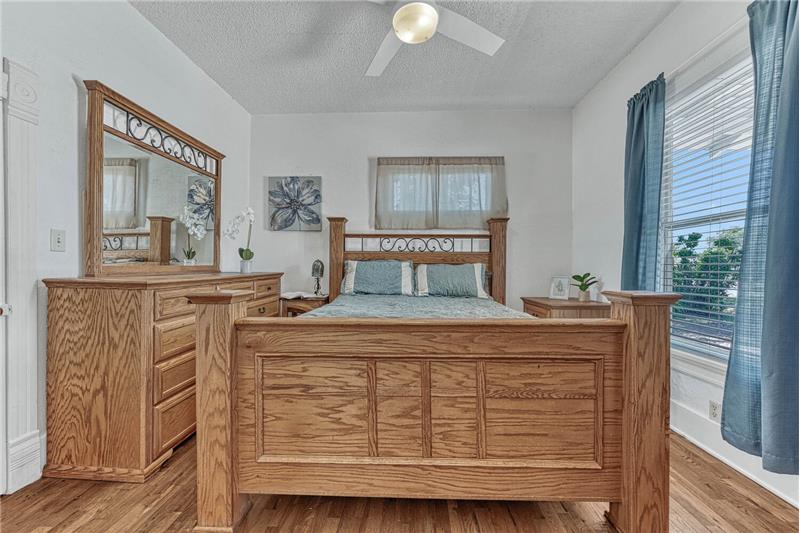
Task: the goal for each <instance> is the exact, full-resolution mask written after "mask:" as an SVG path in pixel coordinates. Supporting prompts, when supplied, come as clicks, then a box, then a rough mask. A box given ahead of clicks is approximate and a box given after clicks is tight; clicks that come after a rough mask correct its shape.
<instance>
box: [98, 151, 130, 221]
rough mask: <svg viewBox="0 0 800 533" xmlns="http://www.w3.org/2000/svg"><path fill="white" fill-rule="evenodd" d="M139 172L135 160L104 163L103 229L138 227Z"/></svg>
mask: <svg viewBox="0 0 800 533" xmlns="http://www.w3.org/2000/svg"><path fill="white" fill-rule="evenodd" d="M136 189H137V171H136V160H135V159H105V160H104V161H103V227H104V228H108V229H127V228H135V227H136Z"/></svg>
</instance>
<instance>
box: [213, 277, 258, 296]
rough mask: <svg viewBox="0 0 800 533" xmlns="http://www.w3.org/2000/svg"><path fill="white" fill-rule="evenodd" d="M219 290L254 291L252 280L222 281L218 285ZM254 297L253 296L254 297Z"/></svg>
mask: <svg viewBox="0 0 800 533" xmlns="http://www.w3.org/2000/svg"><path fill="white" fill-rule="evenodd" d="M217 290H220V291H252V290H253V282H252V281H231V282H228V283H220V284H219V285H217ZM252 298H253V297H251V299H252Z"/></svg>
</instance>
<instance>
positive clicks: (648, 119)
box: [621, 74, 666, 291]
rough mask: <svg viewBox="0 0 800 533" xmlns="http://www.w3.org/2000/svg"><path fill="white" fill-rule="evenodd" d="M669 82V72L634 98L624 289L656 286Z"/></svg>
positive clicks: (629, 137)
mask: <svg viewBox="0 0 800 533" xmlns="http://www.w3.org/2000/svg"><path fill="white" fill-rule="evenodd" d="M665 86H666V85H665V82H664V74H660V75H659V76H658V78H656V79H655V80H653V81H651V82H650V83H648V84H647V85H645V86H644V87H643V88H642V90H641V91H640V92H639V93H638V94H636V95H634V96H633V97H632V98H631V99H630V100H628V130H627V135H626V139H625V213H624V235H623V244H622V283H621V287H622V289H623V290H650V291H654V290H655V289H656V273H657V270H658V226H659V215H660V206H661V168H662V165H663V159H664V94H665Z"/></svg>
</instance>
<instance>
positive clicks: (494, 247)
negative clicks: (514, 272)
mask: <svg viewBox="0 0 800 533" xmlns="http://www.w3.org/2000/svg"><path fill="white" fill-rule="evenodd" d="M488 224H489V233H490V234H491V239H490V249H491V260H490V264H489V270H490V271H491V273H492V278H491V284H492V287H491V289H492V290H491V294H492V298H494V299H495V301H496V302H498V303H501V304H505V303H506V240H507V234H508V219H507V218H490V219H489V220H488Z"/></svg>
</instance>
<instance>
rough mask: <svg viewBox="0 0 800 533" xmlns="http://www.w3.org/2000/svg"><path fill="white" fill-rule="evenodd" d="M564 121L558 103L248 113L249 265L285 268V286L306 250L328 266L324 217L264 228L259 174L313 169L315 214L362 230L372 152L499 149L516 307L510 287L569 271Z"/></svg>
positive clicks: (292, 281) (538, 288)
mask: <svg viewBox="0 0 800 533" xmlns="http://www.w3.org/2000/svg"><path fill="white" fill-rule="evenodd" d="M570 121H571V119H570V112H569V111H568V110H547V111H530V110H512V111H507V110H506V111H479V112H426V113H413V112H407V113H344V114H308V115H260V116H254V117H253V136H252V147H253V149H252V159H251V161H252V163H251V177H252V180H251V183H250V195H251V202H252V203H251V205H252V206H253V207H254V208H255V209H256V215H257V217H258V220H257V225H258V229H257V231H256V232H255V236H254V242H253V250H254V251H255V254H256V255H255V261H256V263H255V266H256V268H257V269H259V270H278V271H283V272H285V273H286V276H285V278H284V287H285V290H310V289H311V287H312V284H313V281H312V280H311V278H310V275H311V263H312V261H313V260H314V259H315V258H320V259H322V260H323V261H324V262H325V266H326V269H327V267H328V250H327V245H328V242H327V239H328V233H327V221H325V226H324V227H323V231H322V232H321V233H310V232H275V231H269V230H265V229H264V219H265V215H266V213H265V210H264V200H263V198H264V183H263V182H264V177H265V176H289V175H320V176H322V212H323V216H345V217H347V218H348V220H349V222H348V226H347V227H348V229H349V230H368V229H370V220H371V213H370V208H371V205H372V203H371V196H372V195H373V194H374V192H373V189H372V183H373V180H374V170H375V169H374V164H375V163H374V159H375V158H377V157H379V156H449V155H464V156H469V155H488V156H505V162H506V179H507V188H508V197H509V216H510V218H511V220H510V222H509V243H508V292H507V298H508V299H507V302H508V304H509V305H511V306H513V307H516V308H521V305H520V301H519V297H520V296H524V295H537V294H539V295H540V294H546V293H547V291H548V289H549V282H550V277H551V276H553V275H557V274H568V273H569V272H570V265H571V257H570V250H571V249H570V231H571V216H570V176H571V168H570V167H571V166H570V138H571V131H570ZM371 161H372V162H371ZM326 272H327V270H326Z"/></svg>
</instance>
